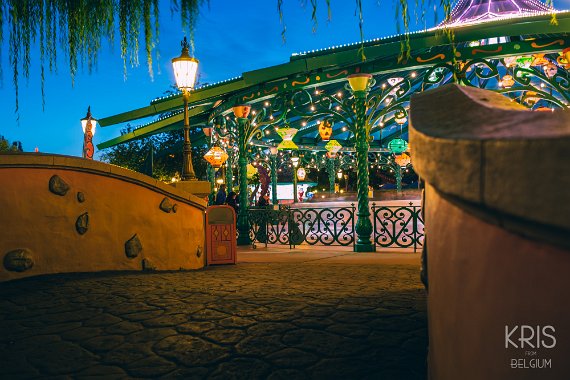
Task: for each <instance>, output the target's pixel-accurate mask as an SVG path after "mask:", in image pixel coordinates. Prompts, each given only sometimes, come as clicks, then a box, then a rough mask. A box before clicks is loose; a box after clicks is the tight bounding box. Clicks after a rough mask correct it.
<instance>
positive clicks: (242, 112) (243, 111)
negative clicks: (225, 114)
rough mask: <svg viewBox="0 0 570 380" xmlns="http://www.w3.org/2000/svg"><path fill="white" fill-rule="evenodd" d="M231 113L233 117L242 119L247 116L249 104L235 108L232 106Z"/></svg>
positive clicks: (249, 109)
mask: <svg viewBox="0 0 570 380" xmlns="http://www.w3.org/2000/svg"><path fill="white" fill-rule="evenodd" d="M232 111H234V116H235V117H237V118H241V119H244V118H246V117H247V116H248V115H249V111H251V106H250V105H249V104H239V105H237V106H233V107H232Z"/></svg>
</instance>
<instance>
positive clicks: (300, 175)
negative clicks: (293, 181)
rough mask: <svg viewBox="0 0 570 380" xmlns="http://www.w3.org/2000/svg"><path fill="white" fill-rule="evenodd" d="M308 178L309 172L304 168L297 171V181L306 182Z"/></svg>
mask: <svg viewBox="0 0 570 380" xmlns="http://www.w3.org/2000/svg"><path fill="white" fill-rule="evenodd" d="M306 176H307V171H306V170H305V169H304V168H299V169H297V179H298V180H299V181H304V180H305V177H306Z"/></svg>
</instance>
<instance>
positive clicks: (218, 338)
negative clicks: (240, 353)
mask: <svg viewBox="0 0 570 380" xmlns="http://www.w3.org/2000/svg"><path fill="white" fill-rule="evenodd" d="M203 336H204V337H206V338H208V339H210V340H213V341H215V342H217V343H219V344H235V343H237V342H239V341H240V340H242V339H243V338H244V337H245V332H244V331H243V330H238V329H222V328H218V329H214V330H210V331H208V332H207V333H205V334H203Z"/></svg>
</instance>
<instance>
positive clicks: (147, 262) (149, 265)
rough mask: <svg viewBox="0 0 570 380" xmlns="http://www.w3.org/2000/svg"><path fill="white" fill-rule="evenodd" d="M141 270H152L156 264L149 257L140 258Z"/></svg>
mask: <svg viewBox="0 0 570 380" xmlns="http://www.w3.org/2000/svg"><path fill="white" fill-rule="evenodd" d="M142 270H143V271H154V270H156V266H155V265H154V264H153V263H152V262H151V261H150V260H149V259H143V260H142Z"/></svg>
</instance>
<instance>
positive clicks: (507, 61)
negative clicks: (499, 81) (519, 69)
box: [503, 57, 518, 69]
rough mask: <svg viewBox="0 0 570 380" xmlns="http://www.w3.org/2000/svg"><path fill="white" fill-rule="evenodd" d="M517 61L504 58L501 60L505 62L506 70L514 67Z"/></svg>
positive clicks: (514, 58)
mask: <svg viewBox="0 0 570 380" xmlns="http://www.w3.org/2000/svg"><path fill="white" fill-rule="evenodd" d="M517 59H518V57H505V58H504V59H503V60H504V62H505V67H506V68H508V69H510V68H512V67H515V66H516V65H517Z"/></svg>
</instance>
